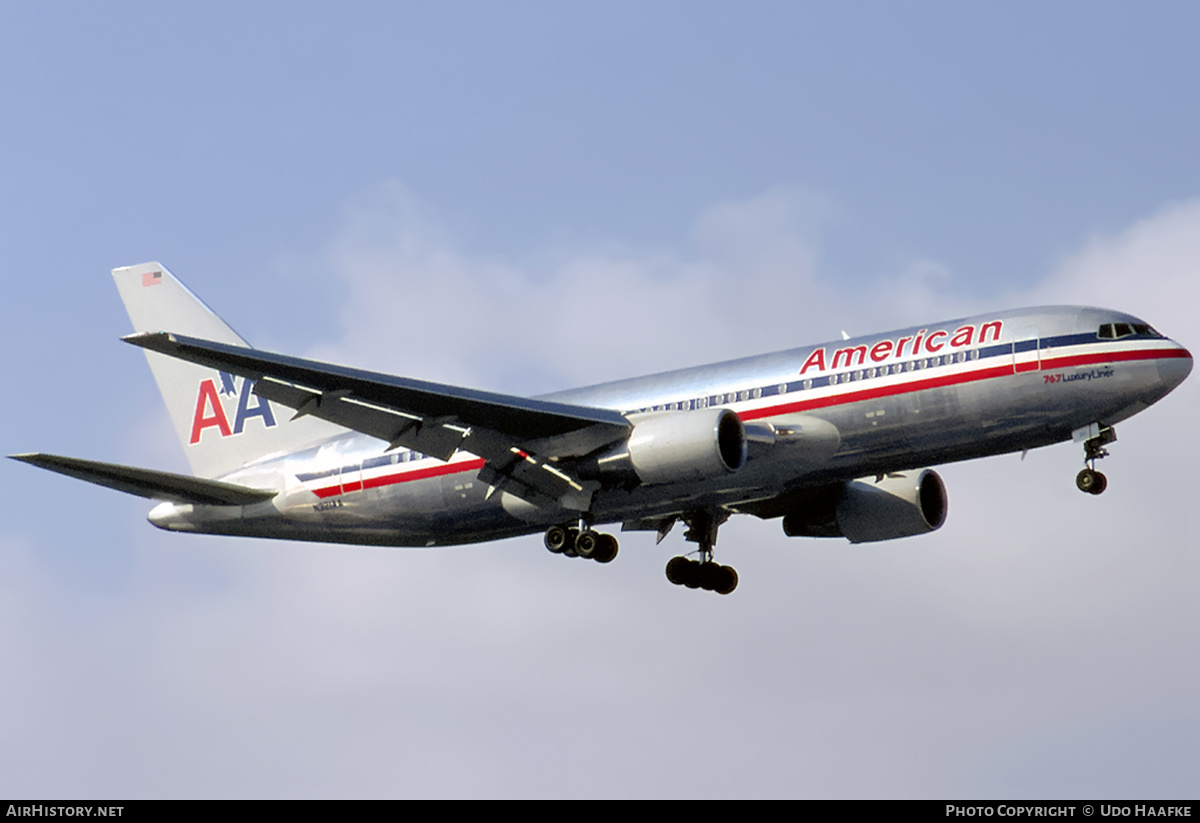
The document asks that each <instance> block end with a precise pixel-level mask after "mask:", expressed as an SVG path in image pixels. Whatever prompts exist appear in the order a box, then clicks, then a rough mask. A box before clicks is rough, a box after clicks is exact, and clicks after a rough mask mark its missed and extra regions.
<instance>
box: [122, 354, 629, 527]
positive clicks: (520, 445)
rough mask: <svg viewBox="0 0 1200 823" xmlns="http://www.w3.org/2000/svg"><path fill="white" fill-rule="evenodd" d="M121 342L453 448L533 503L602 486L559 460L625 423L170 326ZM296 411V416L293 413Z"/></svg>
mask: <svg viewBox="0 0 1200 823" xmlns="http://www.w3.org/2000/svg"><path fill="white" fill-rule="evenodd" d="M123 339H124V340H125V341H126V342H129V343H133V344H134V345H137V346H141V347H142V348H145V349H150V350H152V351H156V352H160V353H162V354H165V355H169V356H171V357H177V358H179V359H181V360H188V361H191V362H193V363H199V364H201V365H204V366H209V367H211V368H215V369H217V370H219V371H225V372H229V373H232V374H239V375H241V376H243V377H245V378H248V379H250V380H255V381H257V383H256V385H255V389H254V391H255V394H258V395H259V396H261V397H265V398H266V399H268V400H272V401H274V402H276V403H280V404H282V405H284V406H288V407H290V408H293V409H296V415H295V417H301V416H304V415H312V416H314V417H318V418H321V419H322V420H328V421H330V422H331V423H336V424H338V425H339V426H344V427H346V428H348V429H354V430H355V431H360V432H363V433H364V434H369V435H371V436H372V437H377V438H379V439H380V440H383V441H384V442H386V443H387V444H388V448H389V449H391V448H396V447H399V446H404V447H405V448H409V449H414V450H416V451H419V452H422V453H424V454H428V455H431V456H433V457H437V458H439V459H441V460H449V459H450V457H451V456H452V455H453V454H454V453H455V452H456V451H458V450H460V449H461V450H463V451H468V452H471V453H472V454H475V455H478V456H479V457H482V458H483V459H484V461H485V465H484V467H483V468H482V469H481V470H480V475H479V476H480V479H481V480H482V481H483V482H485V483H487V484H488V485H489V486H491V487H492V488H493V489H503V490H505V491H509V492H511V493H513V494H516V495H517V496H518V497H521V498H523V499H525V500H528V501H529V502H531V503H534V504H535V505H558V506H562V507H564V508H568V509H574V510H579V511H582V510H585V509H586V508H587V507H588V506H589V505H590V503H591V497H592V495H593V493H594V492H595V491H596V490H597V489H598V488H599V484H598V483H596V482H595V481H583V480H580V479H578V478H576V477H573V476H571V474H570V473H569V472H568V471H565V470H564V469H563V468H561V467H560V466H558V465H556V464H557V463H558V462H559V461H560V460H562V459H564V458H572V457H580V456H583V455H586V454H589V453H591V452H593V451H595V450H596V449H599V448H601V447H602V446H605V445H608V444H609V443H614V442H617V441H619V440H623V439H625V438H626V437H628V435H629V431H630V423H629V421H628V420H627V419H626V418H625V416H624V415H622V414H621V413H620V412H618V411H614V410H611V409H598V408H592V407H588V406H574V405H570V404H567V403H554V402H549V401H544V400H532V399H528V398H524V397H514V396H511V395H505V394H496V393H494V392H485V391H477V390H474V389H465V388H460V387H458V386H447V385H443V384H440V383H430V382H427V381H424V380H412V379H409V378H405V377H395V376H392V375H387V374H379V373H377V372H369V371H361V370H358V369H352V368H348V367H346V366H337V365H332V364H329V363H320V362H317V361H313V360H303V359H301V358H298V357H288V356H286V355H281V354H271V353H269V352H262V351H257V350H255V349H247V348H243V347H240V346H229V345H226V344H224V343H214V342H212V341H208V340H200V339H198V338H194V337H185V336H183V335H177V334H169V333H167V332H156V333H142V334H133V335H129V336H128V337H125V338H123ZM295 417H293V419H295Z"/></svg>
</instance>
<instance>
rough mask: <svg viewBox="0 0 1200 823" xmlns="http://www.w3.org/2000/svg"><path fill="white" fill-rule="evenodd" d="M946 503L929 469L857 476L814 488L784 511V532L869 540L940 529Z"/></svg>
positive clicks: (935, 475) (938, 479)
mask: <svg viewBox="0 0 1200 823" xmlns="http://www.w3.org/2000/svg"><path fill="white" fill-rule="evenodd" d="M948 506H949V503H948V501H947V499H946V486H945V484H944V483H942V478H941V477H940V476H939V475H938V473H937V472H935V471H933V470H932V469H921V470H919V471H908V472H902V473H898V474H894V475H887V476H885V477H884V478H883V479H882V480H879V481H878V482H876V480H875V478H874V477H862V478H859V479H858V480H850V481H847V482H845V483H843V484H841V485H840V486H831V487H828V488H827V489H821V490H817V491H815V492H814V493H813V496H812V498H811V499H810V500H806V501H805V502H804V504H803V505H802V506H801V507H800V509H799V510H798V511H795V512H792V513H791V514H788V515H785V516H784V518H783V532H784V534H786V535H788V536H789V537H846V538H848V539H849V540H850V542H851V543H870V542H873V541H876V540H893V539H895V538H897V537H912V536H914V535H918V534H927V533H928V532H931V531H935V530H936V529H940V528H941V527H942V524H943V523H945V522H946V512H947V509H948Z"/></svg>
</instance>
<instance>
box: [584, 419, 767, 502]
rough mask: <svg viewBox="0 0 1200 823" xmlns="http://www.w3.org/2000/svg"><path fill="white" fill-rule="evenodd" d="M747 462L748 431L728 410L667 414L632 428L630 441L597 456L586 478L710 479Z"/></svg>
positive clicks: (668, 480)
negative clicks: (595, 476)
mask: <svg viewBox="0 0 1200 823" xmlns="http://www.w3.org/2000/svg"><path fill="white" fill-rule="evenodd" d="M745 463H746V430H745V428H744V427H743V426H742V421H741V420H739V419H738V416H737V415H736V414H735V413H734V412H733V411H731V410H729V409H703V410H699V411H690V412H666V413H664V414H656V415H654V416H653V417H647V418H646V419H644V420H641V421H639V422H638V423H636V424H635V425H634V427H633V431H632V432H631V433H630V435H629V440H627V441H626V442H625V443H623V444H621V446H619V447H618V448H616V449H613V450H611V451H610V452H608V453H607V454H605V455H603V456H601V457H600V458H598V459H597V460H596V461H595V463H594V464H593V466H592V467H591V468H590V470H589V471H587V472H586V473H587V474H591V473H595V474H596V475H597V476H606V477H610V478H611V477H615V476H625V477H628V478H630V479H631V480H633V481H634V482H635V483H636V482H641V483H646V484H653V483H676V482H680V481H689V480H706V479H708V478H711V477H718V476H720V475H723V474H728V473H729V472H734V471H737V470H738V469H740V468H741V467H742V466H743V465H745Z"/></svg>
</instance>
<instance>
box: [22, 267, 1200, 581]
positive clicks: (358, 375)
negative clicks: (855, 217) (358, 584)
mask: <svg viewBox="0 0 1200 823" xmlns="http://www.w3.org/2000/svg"><path fill="white" fill-rule="evenodd" d="M113 277H114V278H115V279H116V282H117V287H118V289H119V291H120V293H121V298H122V300H123V301H124V303H125V307H126V309H127V310H128V312H129V316H130V319H131V320H132V321H133V327H134V331H135V334H132V335H130V336H128V337H126V338H124V339H125V340H126V341H128V342H130V343H133V344H134V345H136V346H140V347H142V348H143V349H145V350H146V356H147V358H148V359H149V361H150V366H151V369H152V370H153V372H154V377H155V380H156V381H157V383H158V387H159V389H160V391H161V392H162V394H163V397H164V399H165V400H166V403H167V408H168V410H169V412H170V415H171V419H172V421H173V423H174V425H175V429H176V431H177V433H178V435H179V438H180V440H181V441H182V442H183V447H184V451H185V452H186V453H187V456H188V460H189V462H190V464H191V467H192V470H193V472H194V476H187V475H179V474H172V473H167V472H160V471H154V470H151V469H140V468H134V467H130V466H121V465H116V464H111V463H99V462H95V461H91V460H81V459H78V458H71V457H58V456H55V455H49V454H40V453H38V454H20V455H13V457H14V458H16V459H17V460H22V461H24V462H27V463H32V464H33V465H35V466H40V467H41V468H44V469H50V470H52V471H57V472H61V473H63V474H67V475H71V476H73V477H77V478H80V479H83V480H87V481H90V482H92V483H98V484H100V485H103V486H109V487H111V488H115V489H118V490H120V491H124V492H128V493H131V494H136V495H140V496H142V497H147V498H151V499H154V500H159V501H162V502H161V503H160V504H159V505H158V506H157V507H156V508H154V509H153V510H152V511H151V512H150V522H152V523H153V524H154V525H156V526H158V527H160V528H163V529H168V530H172V531H182V532H198V533H204V534H225V535H246V536H252V537H273V538H284V539H292V540H315V541H325V542H337V543H360V544H370V545H377V546H443V545H451V544H461V543H472V542H478V541H484V540H496V539H499V538H504V537H511V536H514V535H521V534H528V533H531V532H544V533H545V542H546V547H547V548H548V549H550V551H552V552H555V553H558V554H564V555H568V556H572V557H583V558H590V559H592V560H596V561H599V562H601V563H607V562H609V561H611V560H612V559H613V558H614V557H616V554H617V540H616V538H614V537H613V536H612V535H611V534H607V533H602V532H599V531H597V530H596V527H598V526H602V525H606V524H617V523H619V524H621V527H622V529H624V530H626V531H628V530H648V531H654V532H657V534H658V539H659V540H660V541H661V540H662V539H663V538H664V537H665V536H666V535H667V533H668V532H670V531H671V529H672V527H673V526H674V525H675V524H676V523H677V522H682V523H684V524H685V525H686V531H685V532H684V538H685V539H686V540H689V541H692V542H694V543H696V544H697V545H698V550H697V551H696V552H694V553H695V554H696V555H697V558H696V559H694V560H693V559H689V558H688V557H685V556H680V557H675V558H673V559H672V560H671V561H670V562H669V563H667V577H668V579H669V580H670V581H671V582H672V583H675V584H677V585H685V586H688V587H690V588H703V589H708V590H710V591H716V592H720V593H722V594H728V593H729V592H732V591H733V590H734V588H735V587H736V586H737V573H736V572H735V571H734V570H733V569H732V568H731V567H729V566H725V565H721V564H718V563H717V562H715V561H714V559H713V551H714V548H715V546H716V543H717V530H718V527H719V526H720V525H721V524H722V523H723V522H724V521H725V520H727V519H728V518H729V516H730V515H732V514H737V513H745V514H752V515H755V516H757V517H761V518H776V517H778V518H781V519H782V522H783V530H784V532H785V533H787V534H788V535H791V536H807V537H845V538H848V539H849V540H850V541H851V542H854V543H860V542H866V541H874V540H889V539H892V538H898V537H908V536H912V535H918V534H923V533H926V532H931V531H933V530H935V529H937V528H939V527H940V526H941V525H942V523H943V522H944V521H945V519H946V512H947V503H946V490H945V487H944V485H943V483H942V480H941V478H940V477H939V476H938V474H937V473H936V472H935V471H933V470H932V469H929V468H925V467H926V466H930V465H934V464H938V463H946V462H951V461H956V460H968V459H971V458H975V457H984V456H986V455H993V454H1001V453H1005V452H1014V451H1022V450H1026V449H1032V448H1037V447H1039V446H1046V445H1049V444H1051V443H1058V442H1062V441H1067V440H1073V441H1075V442H1077V443H1080V444H1082V446H1083V458H1084V468H1083V469H1082V470H1081V471H1080V472H1079V474H1078V476H1077V477H1076V484H1077V485H1078V487H1079V488H1080V489H1081V490H1082V491H1084V492H1088V493H1090V494H1100V493H1101V492H1103V491H1104V488H1105V486H1106V485H1107V481H1106V479H1105V477H1104V475H1103V474H1101V473H1100V472H1098V471H1097V470H1096V468H1095V462H1096V460H1098V459H1099V458H1101V457H1104V456H1105V454H1107V451H1106V450H1105V447H1106V446H1107V445H1108V444H1109V443H1111V442H1113V441H1114V440H1115V439H1116V432H1115V430H1114V428H1113V426H1114V425H1115V424H1116V423H1118V422H1120V421H1122V420H1124V419H1126V418H1127V417H1130V416H1132V415H1134V414H1137V413H1138V412H1140V411H1142V410H1143V409H1145V408H1146V407H1147V406H1149V405H1150V404H1152V403H1154V402H1156V401H1158V400H1159V399H1160V398H1162V397H1163V396H1165V395H1166V394H1167V393H1168V392H1170V391H1171V390H1172V389H1174V388H1175V387H1176V386H1178V385H1179V384H1180V383H1181V382H1182V381H1183V380H1184V378H1186V377H1187V375H1188V373H1189V372H1190V371H1191V369H1192V357H1191V354H1190V353H1189V352H1188V351H1187V349H1185V348H1184V347H1183V346H1181V345H1179V344H1178V343H1175V342H1173V341H1171V340H1169V339H1167V338H1166V337H1164V336H1163V335H1162V334H1160V333H1158V332H1157V331H1155V330H1154V329H1153V328H1152V327H1151V326H1149V325H1148V324H1147V323H1145V322H1144V321H1142V320H1139V319H1138V318H1136V317H1131V316H1130V315H1127V314H1122V313H1121V312H1116V311H1109V310H1106V309H1097V308H1085V307H1080V306H1048V307H1043V308H1035V309H1024V310H1020V311H1005V312H996V313H993V314H986V315H982V316H979V317H968V318H963V319H960V320H951V321H947V322H944V323H931V324H928V325H924V326H920V327H913V328H909V329H901V330H899V331H893V332H888V333H886V334H879V335H870V336H866V337H859V338H853V339H848V340H840V341H836V342H833V343H825V344H821V345H816V346H803V347H801V348H798V349H792V350H790V351H783V352H777V353H775V354H766V355H761V356H758V357H748V358H744V359H740V360H731V361H728V362H725V363H717V364H715V365H710V366H700V367H696V368H689V369H683V370H680V371H674V372H667V373H665V374H657V375H652V376H650V377H639V378H635V379H631V380H622V381H619V382H616V383H606V384H603V385H598V386H591V387H588V388H583V389H576V390H574V391H567V392H561V393H558V394H554V395H548V396H545V397H538V398H525V397H515V396H510V395H504V394H496V393H492V392H485V391H476V390H472V389H464V388H459V387H457V386H447V385H442V384H438V383H429V382H425V381H421V380H412V379H408V378H403V377H394V376H391V375H386V374H377V373H373V372H368V371H361V370H358V369H353V368H348V367H346V366H337V365H330V364H326V363H319V362H314V361H311V360H301V359H299V358H295V357H287V356H284V355H279V354H270V353H267V352H262V351H259V350H257V349H253V348H251V347H250V346H249V345H248V344H247V343H246V341H245V340H243V339H242V338H241V337H239V336H238V335H237V334H236V333H235V332H234V331H233V330H232V329H231V328H229V326H228V325H226V324H225V323H224V322H223V321H222V320H221V319H220V318H219V317H217V316H216V315H215V314H214V313H213V312H212V311H211V310H210V309H209V308H208V307H207V306H205V305H204V303H203V302H201V301H200V300H199V299H198V298H196V297H195V296H194V295H193V294H192V293H191V292H190V291H188V289H187V288H186V287H185V286H184V285H183V284H182V283H180V282H179V281H178V280H177V279H175V278H174V277H173V276H172V275H171V273H170V272H168V271H167V270H166V269H165V268H164V267H163V266H162V265H160V264H158V263H145V264H142V265H138V266H130V267H127V268H120V269H115V270H114V271H113ZM289 410H290V411H289Z"/></svg>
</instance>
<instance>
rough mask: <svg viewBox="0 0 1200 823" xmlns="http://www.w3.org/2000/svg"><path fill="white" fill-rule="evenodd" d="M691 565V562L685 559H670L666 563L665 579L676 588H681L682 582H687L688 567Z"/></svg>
mask: <svg viewBox="0 0 1200 823" xmlns="http://www.w3.org/2000/svg"><path fill="white" fill-rule="evenodd" d="M691 563H692V561H690V560H688V559H687V558H686V557H672V558H671V559H670V560H668V561H667V579H668V580H670V581H671V582H672V583H674V584H675V585H676V586H682V585H683V582H684V581H685V580H687V575H688V571H689V569H688V567H689V566H690V565H691Z"/></svg>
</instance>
